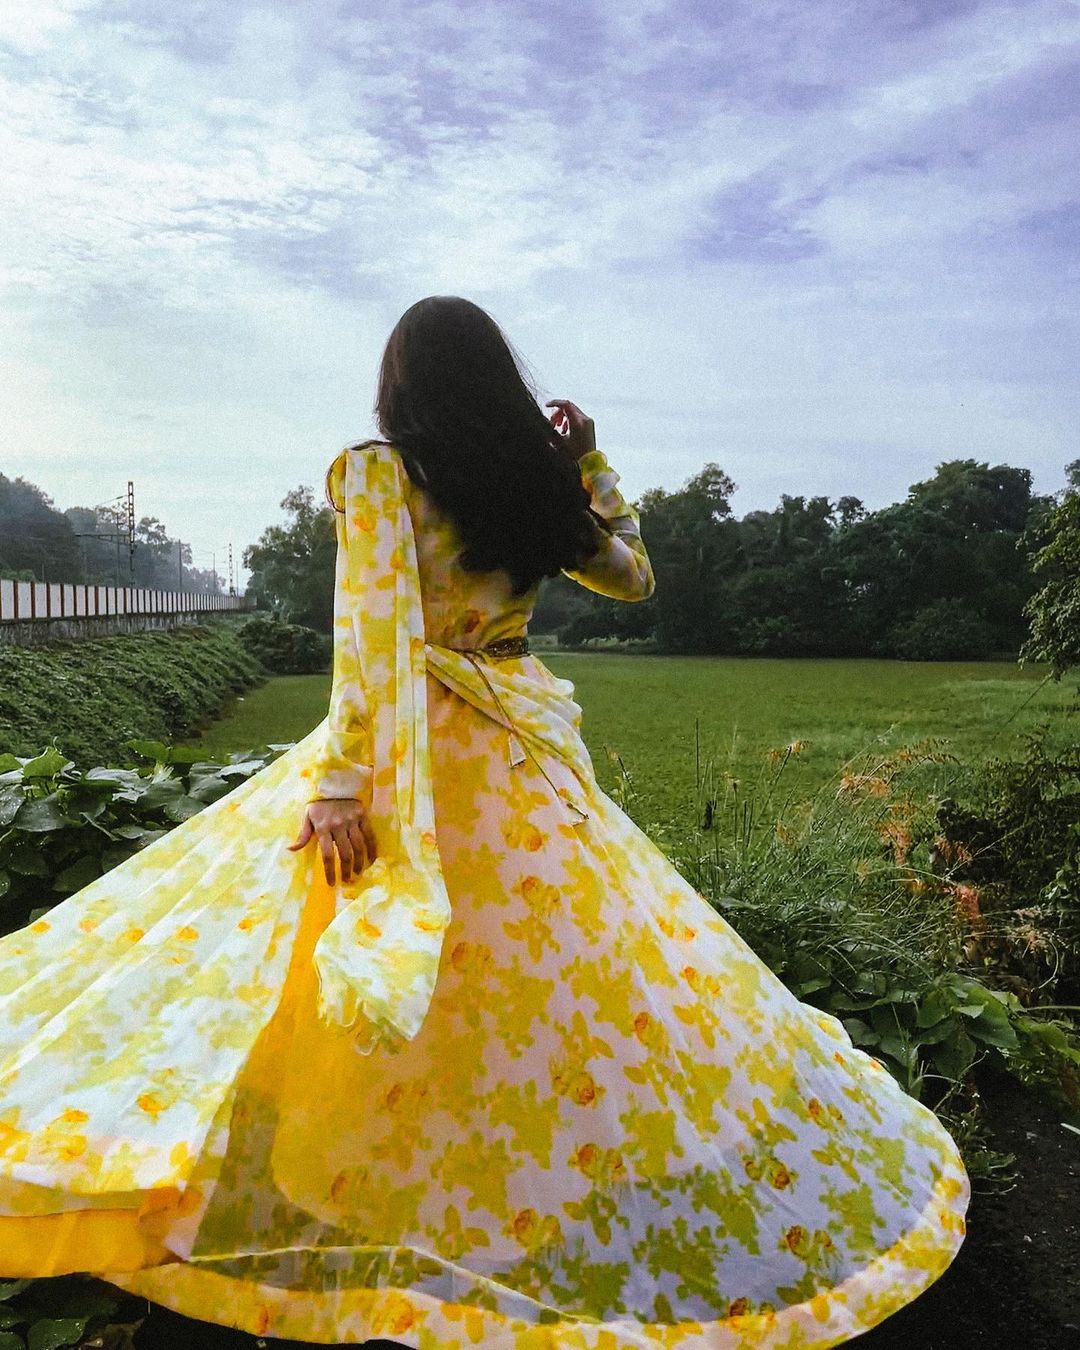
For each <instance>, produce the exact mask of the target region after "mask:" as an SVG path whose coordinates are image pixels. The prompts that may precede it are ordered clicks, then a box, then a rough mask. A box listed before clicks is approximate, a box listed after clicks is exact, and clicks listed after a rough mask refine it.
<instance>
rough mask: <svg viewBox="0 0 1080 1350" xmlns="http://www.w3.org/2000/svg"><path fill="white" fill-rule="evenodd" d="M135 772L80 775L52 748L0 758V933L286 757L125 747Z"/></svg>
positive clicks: (153, 745) (149, 744) (268, 752)
mask: <svg viewBox="0 0 1080 1350" xmlns="http://www.w3.org/2000/svg"><path fill="white" fill-rule="evenodd" d="M127 748H128V749H129V750H130V751H131V752H132V753H133V754H134V756H136V757H137V758H138V759H140V760H141V761H142V763H141V765H140V766H139V767H138V768H130V769H129V768H102V767H95V768H91V769H86V770H83V769H79V768H77V767H76V766H75V764H74V763H73V761H72V760H70V759H67V758H66V756H65V755H64V754H63V753H62V752H61V751H60V750H57V749H56V748H55V747H51V748H50V749H48V750H46V751H45V752H44V753H43V754H41V755H37V756H35V757H33V758H29V759H27V758H20V757H19V756H16V755H0V903H2V906H3V920H2V924H0V928H2V931H3V932H4V933H10V932H14V931H15V929H17V928H21V927H22V926H23V925H24V924H27V923H32V922H33V921H34V920H35V919H37V918H38V917H40V915H42V914H44V913H45V912H46V910H48V909H50V908H51V907H52V906H53V905H55V904H59V903H60V901H61V900H63V899H64V898H65V897H66V896H68V895H70V894H72V893H74V892H75V891H78V890H81V889H82V887H83V886H88V885H89V884H90V882H91V881H94V880H96V879H97V878H98V877H99V876H101V875H102V873H104V872H107V871H109V869H110V868H112V867H115V866H117V864H118V863H122V862H123V861H124V860H125V859H126V858H130V857H131V855H132V854H133V853H137V852H138V851H139V850H140V849H142V848H145V847H146V845H147V844H150V843H152V842H153V841H154V840H155V839H159V838H160V837H161V836H162V835H163V834H164V833H165V832H166V830H170V829H172V827H173V826H174V825H178V824H179V823H180V822H181V821H183V820H187V819H188V817H189V816H193V815H195V813H196V812H198V811H201V810H202V808H203V807H204V806H207V805H209V803H210V802H215V801H217V799H218V798H219V797H223V796H224V795H225V793H227V792H228V791H229V789H230V788H233V787H235V786H236V785H237V784H238V783H240V782H242V781H243V780H244V779H246V778H250V777H251V775H252V774H254V773H258V771H259V770H260V769H263V768H265V767H266V765H267V764H268V763H270V761H271V760H272V759H274V758H276V756H277V755H278V754H279V753H280V751H281V749H282V747H281V746H276V747H274V748H273V749H270V748H266V749H264V750H263V751H262V752H261V753H254V752H252V753H241V754H233V755H230V756H228V757H227V758H225V759H220V758H210V757H208V756H207V755H205V754H204V753H203V752H202V751H199V750H193V749H183V748H172V749H171V748H169V747H168V746H166V745H164V744H162V743H161V742H158V741H131V742H129V744H128V747H127Z"/></svg>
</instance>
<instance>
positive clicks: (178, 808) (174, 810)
mask: <svg viewBox="0 0 1080 1350" xmlns="http://www.w3.org/2000/svg"><path fill="white" fill-rule="evenodd" d="M205 805H206V803H205V802H200V801H197V800H196V799H195V798H194V797H187V796H184V797H177V798H175V800H173V801H171V802H166V803H165V805H164V807H163V808H162V812H161V814H162V815H163V816H164V817H165V818H166V820H174V821H176V823H177V824H178V825H179V824H181V823H182V822H183V821H185V820H188V819H190V817H191V816H194V815H197V814H198V813H199V812H200V811H201V810H202V809H203V807H204V806H205Z"/></svg>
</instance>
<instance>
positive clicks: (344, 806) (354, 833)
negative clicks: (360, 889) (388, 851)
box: [289, 797, 375, 886]
mask: <svg viewBox="0 0 1080 1350" xmlns="http://www.w3.org/2000/svg"><path fill="white" fill-rule="evenodd" d="M312 836H314V837H315V838H316V839H317V840H318V845H319V853H320V854H321V855H322V864H323V871H324V872H325V874H326V880H327V882H328V883H329V884H330V885H331V886H333V885H334V884H335V881H334V874H335V871H336V870H337V869H336V868H335V866H334V861H335V860H334V850H335V849H336V850H337V856H338V857H339V858H340V860H341V880H342V882H349V881H353V880H354V879H355V878H356V877H358V876H359V875H360V873H361V872H363V870H364V869H365V868H366V867H368V866H369V865H370V864H371V863H372V862H373V861H374V858H375V832H374V831H373V830H372V828H371V824H370V822H369V821H368V818H367V815H366V814H365V812H364V808H363V807H362V806H361V805H360V803H359V802H358V801H357V800H356V799H355V798H352V797H342V798H336V797H334V798H321V797H317V798H315V799H314V800H312V801H310V802H308V804H307V805H306V807H305V808H304V816H303V820H302V822H301V825H300V833H299V835H297V837H296V840H295V842H294V843H291V844H290V845H289V852H290V853H295V852H296V851H297V850H298V849H302V848H304V847H305V845H306V844H307V843H308V842H309V841H310V840H311V838H312Z"/></svg>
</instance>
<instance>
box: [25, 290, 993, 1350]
mask: <svg viewBox="0 0 1080 1350" xmlns="http://www.w3.org/2000/svg"><path fill="white" fill-rule="evenodd" d="M376 406H377V413H378V421H379V426H380V429H381V431H382V432H383V435H384V436H385V437H386V440H385V441H381V442H380V441H372V442H367V443H365V444H363V445H360V446H356V447H353V448H351V449H350V450H347V451H345V452H343V453H342V454H341V455H340V456H338V458H337V459H336V460H335V462H334V464H333V465H332V466H331V469H330V472H329V475H328V490H329V493H330V497H331V500H332V501H333V503H334V506H335V508H336V510H337V512H338V515H337V522H338V540H339V548H338V570H337V588H336V611H335V654H334V683H333V691H332V695H331V701H330V710H329V714H328V717H327V719H326V721H325V722H324V723H322V724H320V726H319V727H317V728H316V729H315V731H313V732H312V733H311V735H310V736H309V737H307V738H306V739H305V740H304V741H301V742H300V743H299V744H298V745H297V746H295V747H294V748H293V749H292V750H290V751H289V752H288V753H287V754H286V755H284V756H282V757H281V758H280V759H279V760H277V761H275V762H274V763H273V764H271V765H270V766H268V768H267V769H266V770H264V771H263V772H262V773H260V774H259V775H257V777H256V778H255V779H252V780H250V781H249V782H248V783H246V784H245V785H244V786H243V787H241V788H239V789H237V790H236V791H234V792H232V793H230V794H229V795H228V796H227V797H226V798H223V799H221V801H219V802H216V803H214V804H213V805H212V806H210V807H208V808H206V809H205V810H204V811H202V812H200V813H199V814H198V815H196V816H194V817H192V818H191V819H190V820H188V821H186V822H185V823H184V824H183V825H181V826H179V827H178V828H177V829H176V830H174V831H173V832H172V833H171V834H169V835H167V836H165V837H164V838H163V839H161V840H159V841H157V842H156V843H155V844H152V845H151V846H150V847H149V848H148V849H146V850H144V851H143V852H142V853H141V854H139V855H137V856H136V858H133V859H131V860H130V861H129V862H128V863H125V864H124V865H122V866H121V867H120V868H117V869H114V871H113V872H111V873H109V874H108V876H106V877H103V878H101V879H100V881H98V882H95V883H93V885H92V886H90V887H87V888H85V889H84V890H83V891H81V892H79V893H78V894H77V895H76V896H73V897H71V898H69V899H68V900H67V901H65V902H64V903H63V904H62V905H60V906H57V907H56V908H54V909H53V910H51V911H50V912H49V916H48V919H49V922H48V923H46V925H45V928H44V930H42V929H41V925H40V922H39V924H38V925H31V926H30V928H28V929H23V930H20V932H19V933H16V934H13V935H11V936H10V937H8V938H6V939H4V940H3V941H2V942H0V957H2V958H3V959H2V960H0V1215H3V1216H6V1217H0V1253H2V1254H0V1274H4V1275H26V1274H36V1275H44V1274H53V1273H59V1272H61V1271H64V1270H85V1271H90V1272H92V1273H97V1274H99V1275H101V1276H102V1277H103V1278H105V1279H107V1280H110V1281H111V1282H113V1283H115V1284H117V1285H119V1286H120V1287H122V1288H126V1289H129V1290H131V1291H133V1292H137V1293H142V1294H145V1295H146V1296H147V1297H149V1298H151V1299H154V1300H156V1301H158V1302H160V1303H163V1304H166V1305H168V1306H169V1307H171V1308H174V1309H176V1310H177V1311H180V1312H183V1313H185V1314H187V1315H189V1316H192V1317H196V1318H200V1317H201V1318H203V1319H205V1320H208V1321H215V1322H219V1323H222V1324H225V1325H230V1326H236V1327H241V1328H243V1329H245V1330H247V1331H250V1332H254V1333H259V1334H262V1333H265V1334H267V1335H270V1336H275V1337H288V1338H293V1339H297V1340H306V1341H310V1342H318V1343H324V1344H328V1343H340V1342H350V1343H362V1342H364V1341H365V1340H367V1339H369V1338H374V1337H380V1338H390V1339H392V1340H394V1341H396V1342H397V1343H398V1344H401V1345H404V1346H409V1347H413V1348H414V1350H420V1348H421V1347H424V1350H427V1347H439V1350H463V1348H464V1347H466V1346H476V1345H481V1346H484V1347H490V1350H511V1347H513V1348H514V1350H524V1347H528V1348H529V1350H534V1348H538V1347H545V1348H546V1347H559V1350H562V1348H563V1347H596V1348H597V1350H600V1348H601V1347H603V1348H604V1350H622V1347H626V1348H627V1350H629V1347H652V1346H656V1347H659V1346H665V1347H674V1346H678V1347H688V1348H689V1347H693V1348H695V1350H696V1348H697V1347H702V1348H704V1347H710V1348H713V1347H732V1350H734V1347H749V1346H761V1347H780V1346H784V1347H786V1348H787V1350H793V1348H794V1347H799V1348H800V1350H810V1347H825V1346H831V1345H836V1344H839V1343H840V1342H842V1341H845V1340H848V1339H851V1338H852V1337H854V1336H857V1335H858V1334H860V1333H861V1332H863V1331H865V1330H866V1329H867V1328H868V1327H871V1326H873V1325H875V1324H876V1323H878V1322H880V1321H881V1320H882V1319H883V1318H885V1317H887V1316H889V1315H890V1314H891V1313H892V1312H894V1311H895V1310H896V1309H897V1308H899V1307H900V1306H902V1305H903V1304H905V1303H907V1302H908V1301H910V1300H911V1299H913V1298H914V1297H916V1296H917V1295H918V1294H919V1293H920V1292H921V1291H922V1290H923V1289H924V1288H925V1287H926V1286H927V1285H929V1284H930V1283H931V1282H932V1281H933V1280H934V1279H935V1278H936V1277H937V1276H938V1275H940V1274H941V1272H942V1271H943V1270H944V1269H945V1267H946V1266H947V1265H948V1263H949V1262H950V1260H951V1259H952V1257H953V1256H954V1255H955V1253H956V1250H957V1249H958V1247H959V1245H960V1242H961V1241H962V1237H963V1231H964V1225H963V1215H964V1212H965V1209H966V1205H967V1200H968V1182H967V1176H966V1174H965V1172H964V1168H963V1165H962V1163H961V1161H960V1158H959V1155H958V1153H957V1150H956V1148H955V1146H954V1145H953V1143H952V1141H951V1139H950V1138H949V1136H948V1134H947V1133H946V1132H945V1130H944V1129H943V1128H942V1126H941V1125H940V1124H939V1123H938V1121H937V1120H936V1119H935V1118H934V1116H933V1115H932V1114H931V1113H930V1112H929V1111H928V1110H926V1109H925V1108H924V1107H923V1106H921V1105H919V1104H918V1103H916V1102H915V1101H913V1100H912V1099H910V1098H908V1097H907V1096H906V1095H905V1094H904V1093H903V1092H902V1091H901V1089H900V1088H899V1087H898V1085H897V1084H896V1083H895V1082H894V1080H893V1079H892V1078H891V1077H890V1076H889V1074H888V1073H887V1072H886V1071H885V1070H884V1069H883V1067H882V1066H881V1064H879V1063H878V1062H877V1061H876V1060H873V1059H871V1058H869V1057H868V1056H867V1055H865V1054H863V1053H861V1052H860V1051H857V1050H855V1049H854V1048H853V1047H852V1045H851V1042H850V1040H849V1039H848V1037H847V1035H846V1034H845V1032H844V1030H843V1028H842V1026H841V1025H840V1024H839V1023H838V1022H837V1021H835V1020H834V1019H833V1018H831V1017H829V1016H827V1015H826V1014H824V1013H821V1012H819V1011H818V1010H816V1009H814V1008H811V1007H809V1006H806V1005H804V1004H801V1003H799V1002H798V1001H797V1000H796V999H795V998H794V997H793V996H792V995H791V994H790V993H788V992H787V990H786V989H785V988H784V987H783V985H782V984H781V983H780V982H779V981H778V980H777V979H776V978H775V977H774V976H773V975H772V974H771V973H770V972H769V970H768V969H767V968H766V967H765V966H764V965H763V964H762V963H761V962H760V961H759V960H758V959H757V958H756V957H755V956H754V954H753V953H752V952H751V951H750V949H749V948H748V947H747V946H746V945H745V943H743V942H742V941H741V940H740V939H739V938H738V937H737V935H736V934H735V933H734V932H733V931H732V929H731V928H730V927H729V926H728V925H727V924H726V923H725V922H724V921H723V920H722V919H721V918H720V917H719V916H718V915H717V914H715V913H714V911H713V910H712V909H711V907H710V906H709V905H708V904H707V903H706V902H705V901H704V900H703V899H702V898H701V896H699V895H698V894H697V893H696V892H695V891H694V890H693V889H692V887H690V886H689V885H688V884H687V883H686V882H685V881H684V880H683V879H682V877H681V876H680V875H679V873H678V872H677V871H676V870H675V869H674V868H673V867H672V865H671V864H670V863H669V862H668V860H667V859H666V858H665V857H664V855H663V854H662V853H661V852H660V851H659V850H658V849H657V848H656V847H655V846H654V845H653V844H652V843H651V842H650V841H649V840H648V839H647V838H646V837H645V836H644V835H643V834H642V833H641V832H640V831H639V830H638V829H636V828H635V826H634V825H633V824H632V823H631V822H630V820H629V819H628V818H627V817H626V816H625V815H624V814H623V813H622V812H621V811H619V810H618V808H617V807H616V806H615V804H614V803H613V802H612V801H610V800H609V799H608V798H607V797H606V796H605V795H604V794H603V793H602V792H601V791H600V790H599V788H598V787H597V785H596V781H595V778H594V777H593V773H592V768H591V765H590V763H589V758H588V754H587V751H586V750H585V747H584V745H583V743H582V741H581V738H580V735H579V730H578V725H579V717H580V710H579V709H578V707H577V705H576V704H575V703H574V702H573V700H572V697H571V695H572V692H573V687H572V685H571V684H570V683H569V681H566V680H560V679H556V678H555V677H554V676H553V675H552V674H551V673H550V672H549V671H548V670H547V668H546V667H545V666H544V665H543V664H542V663H541V662H540V661H539V660H537V659H536V657H534V656H532V655H530V654H529V652H528V649H527V638H526V626H527V623H528V619H529V615H530V613H531V610H532V606H533V603H534V600H535V598H536V593H537V587H538V584H539V582H540V580H541V578H542V577H544V576H550V575H554V574H556V573H558V572H559V571H560V570H561V571H563V572H565V573H566V574H568V575H569V576H571V577H573V578H574V579H575V580H577V581H579V582H581V583H582V584H583V585H585V586H588V587H590V588H591V589H593V590H596V591H599V592H601V593H603V594H605V595H610V596H613V597H616V598H619V599H624V600H642V599H645V598H646V597H647V596H648V595H649V594H650V593H651V591H652V588H653V577H652V571H651V568H650V565H649V560H648V556H647V554H646V551H645V548H644V546H643V544H642V541H641V537H640V534H639V532H638V518H637V514H636V512H635V511H634V509H633V508H632V507H631V506H629V505H628V504H627V503H626V502H625V501H624V500H623V498H622V496H621V495H620V493H619V491H618V486H617V483H618V478H617V475H616V474H615V472H614V471H613V470H612V469H611V468H610V466H609V465H608V463H607V461H606V459H605V458H604V455H603V453H602V452H601V451H600V450H598V449H596V448H595V445H594V440H593V426H592V422H591V421H590V419H589V418H587V417H586V416H585V415H584V414H583V413H582V412H581V410H580V409H578V408H577V407H576V405H574V404H573V403H571V402H569V400H565V399H558V400H551V401H550V402H549V403H548V404H547V405H546V406H547V407H551V408H554V412H553V413H552V414H551V415H550V417H546V416H545V415H544V413H543V412H542V411H541V410H540V408H539V407H538V405H537V403H536V400H535V398H534V396H533V394H532V393H531V392H530V390H529V388H528V387H527V385H526V384H525V382H524V380H523V378H522V376H521V374H520V372H519V368H518V364H517V362H516V360H515V357H514V354H513V352H512V350H511V348H510V347H509V345H508V344H507V342H506V340H505V339H504V337H503V336H502V334H501V332H500V330H499V329H498V327H497V325H496V324H495V323H494V321H493V320H492V319H491V318H490V317H489V316H488V315H487V314H486V313H485V312H484V311H483V310H481V309H479V308H478V307H477V306H475V305H473V304H471V303H470V302H468V301H465V300H462V299H458V298H456V297H445V296H435V297H430V298H428V299H426V300H422V301H420V302H419V303H418V304H416V305H414V306H412V307H411V308H410V309H409V310H407V311H406V313H405V314H404V315H403V316H402V318H401V320H400V321H399V323H398V325H397V326H396V328H395V329H394V331H393V333H392V334H391V336H390V339H389V341H388V343H387V346H386V351H385V354H384V357H383V363H382V369H381V374H380V380H379V392H378V399H377V405H376ZM293 812H295V813H296V814H297V816H298V817H299V819H300V832H299V834H298V836H297V838H296V839H295V840H294V842H293V843H292V844H291V845H289V846H288V847H285V846H284V845H283V841H282V840H281V829H282V824H283V822H284V821H286V820H288V819H290V818H293V817H292V813H293ZM35 930H36V931H35Z"/></svg>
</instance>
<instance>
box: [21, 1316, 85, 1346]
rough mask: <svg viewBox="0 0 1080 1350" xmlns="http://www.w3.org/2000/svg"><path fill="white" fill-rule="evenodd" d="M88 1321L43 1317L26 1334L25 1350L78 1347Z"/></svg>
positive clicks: (77, 1318)
mask: <svg viewBox="0 0 1080 1350" xmlns="http://www.w3.org/2000/svg"><path fill="white" fill-rule="evenodd" d="M89 1320H90V1319H89V1318H88V1317H43V1318H41V1319H40V1321H37V1322H34V1323H33V1324H32V1325H31V1327H30V1330H29V1331H28V1332H27V1336H26V1347H27V1350H61V1347H63V1346H68V1345H78V1343H79V1341H80V1340H82V1334H83V1332H84V1331H85V1330H86V1324H87V1322H89Z"/></svg>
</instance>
